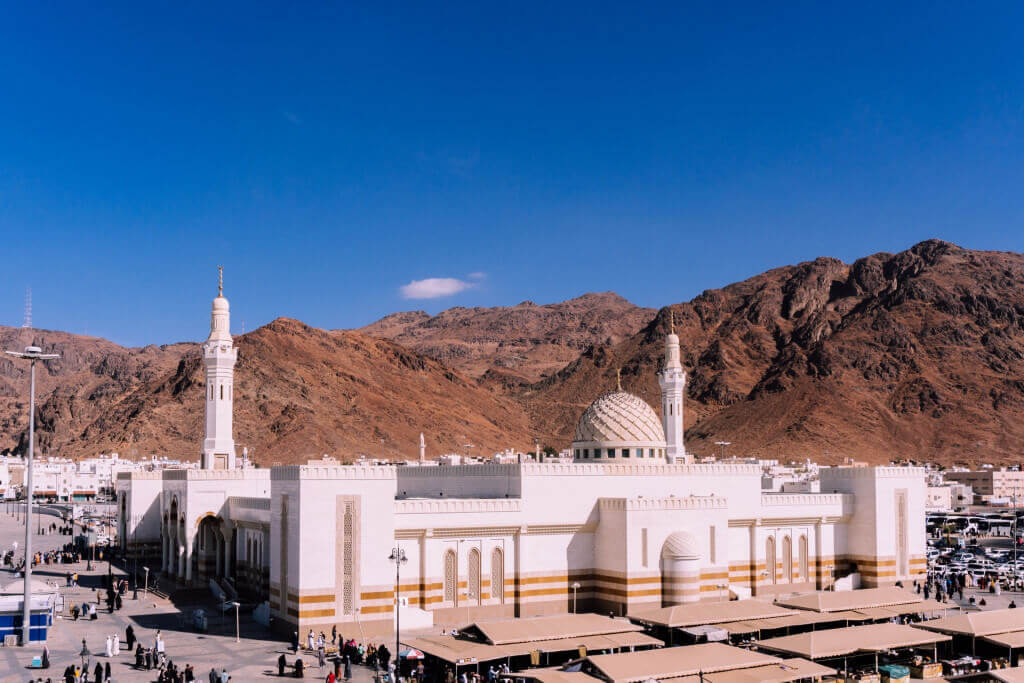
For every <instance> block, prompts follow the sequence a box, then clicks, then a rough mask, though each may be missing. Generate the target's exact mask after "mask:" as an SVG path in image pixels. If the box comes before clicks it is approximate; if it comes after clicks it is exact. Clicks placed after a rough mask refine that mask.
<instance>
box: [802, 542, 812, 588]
mask: <svg viewBox="0 0 1024 683" xmlns="http://www.w3.org/2000/svg"><path fill="white" fill-rule="evenodd" d="M800 578H801V580H803V581H810V580H811V572H810V570H809V569H808V566H807V535H806V534H805V535H803V536H801V537H800Z"/></svg>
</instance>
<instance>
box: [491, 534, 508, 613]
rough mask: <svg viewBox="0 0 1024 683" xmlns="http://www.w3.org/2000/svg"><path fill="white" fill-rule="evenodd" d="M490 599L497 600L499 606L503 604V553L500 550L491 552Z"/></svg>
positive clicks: (496, 549)
mask: <svg viewBox="0 0 1024 683" xmlns="http://www.w3.org/2000/svg"><path fill="white" fill-rule="evenodd" d="M491 597H492V598H497V599H498V604H499V605H504V604H505V553H503V552H501V548H495V549H494V550H493V551H492V552H491Z"/></svg>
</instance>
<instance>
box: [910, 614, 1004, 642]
mask: <svg viewBox="0 0 1024 683" xmlns="http://www.w3.org/2000/svg"><path fill="white" fill-rule="evenodd" d="M921 628H926V629H928V630H929V631H938V632H939V633H949V634H952V635H960V636H991V635H995V634H997V633H1009V632H1010V631H1024V609H993V610H988V611H985V612H968V613H966V614H957V615H954V616H951V617H945V618H943V619H935V620H933V621H926V622H922V623H921Z"/></svg>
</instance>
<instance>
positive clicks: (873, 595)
mask: <svg viewBox="0 0 1024 683" xmlns="http://www.w3.org/2000/svg"><path fill="white" fill-rule="evenodd" d="M912 602H924V600H923V599H922V598H921V596H920V595H918V594H916V593H914V592H912V591H908V590H905V589H903V588H896V587H887V588H861V589H859V590H852V591H816V592H814V593H802V594H799V595H794V596H792V597H789V598H783V599H781V600H777V601H776V604H778V605H781V606H783V607H792V608H794V609H803V610H810V611H812V612H840V611H844V610H856V609H867V608H870V607H889V606H892V605H905V604H908V603H912ZM922 611H929V610H922Z"/></svg>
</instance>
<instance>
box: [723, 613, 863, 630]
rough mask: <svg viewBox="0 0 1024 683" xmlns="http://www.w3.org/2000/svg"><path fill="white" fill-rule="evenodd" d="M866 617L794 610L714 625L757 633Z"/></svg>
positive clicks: (859, 619)
mask: <svg viewBox="0 0 1024 683" xmlns="http://www.w3.org/2000/svg"><path fill="white" fill-rule="evenodd" d="M868 618H869V617H865V616H864V615H863V614H861V613H860V612H794V613H793V614H787V615H786V616H783V617H769V618H767V619H750V620H743V621H730V622H726V623H724V624H716V625H717V626H718V627H719V628H722V629H725V630H726V631H728V632H729V633H757V632H758V631H768V630H771V629H776V628H789V627H792V626H808V625H810V624H825V623H830V622H835V621H867V620H868Z"/></svg>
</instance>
